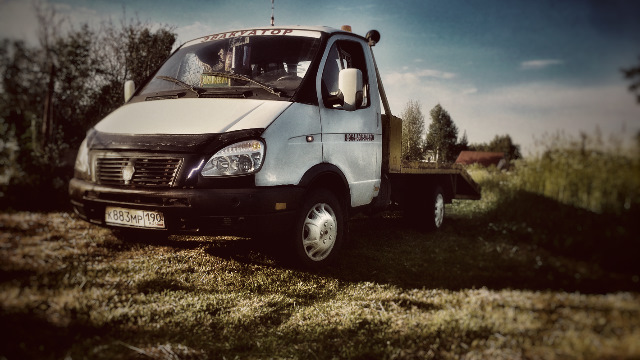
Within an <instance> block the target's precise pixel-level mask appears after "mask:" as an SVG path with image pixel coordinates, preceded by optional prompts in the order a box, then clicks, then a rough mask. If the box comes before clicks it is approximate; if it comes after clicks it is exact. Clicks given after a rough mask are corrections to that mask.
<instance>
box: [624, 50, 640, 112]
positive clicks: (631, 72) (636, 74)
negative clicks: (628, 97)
mask: <svg viewBox="0 0 640 360" xmlns="http://www.w3.org/2000/svg"><path fill="white" fill-rule="evenodd" d="M638 59H640V57H639V58H638ZM622 73H623V74H624V77H625V78H626V79H628V80H630V81H631V85H629V91H631V92H635V93H636V100H637V101H638V103H640V63H639V64H638V65H636V66H633V67H630V68H628V69H622Z"/></svg>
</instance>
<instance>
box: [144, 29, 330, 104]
mask: <svg viewBox="0 0 640 360" xmlns="http://www.w3.org/2000/svg"><path fill="white" fill-rule="evenodd" d="M261 32H262V33H265V31H250V32H249V31H243V32H237V33H251V34H253V35H251V36H235V37H231V36H226V34H224V33H223V34H218V35H212V36H209V37H205V38H204V40H202V41H201V42H197V41H192V42H190V43H187V44H186V45H185V46H184V47H182V48H181V49H179V50H178V51H177V52H175V53H174V54H173V55H172V56H171V58H169V59H168V60H167V61H166V62H165V63H164V65H163V66H162V67H161V68H160V69H159V70H158V72H157V73H155V74H154V75H153V77H152V78H151V81H149V83H147V85H146V86H145V87H144V88H143V89H142V91H141V92H140V95H143V96H144V95H147V96H148V95H150V94H158V93H160V92H167V91H176V90H185V89H189V90H192V91H193V92H194V93H195V94H198V95H199V94H203V93H209V92H213V93H218V94H222V95H223V94H224V93H225V92H227V93H237V92H239V91H240V92H241V91H245V90H250V89H251V90H253V91H254V93H255V94H254V96H261V95H264V96H272V95H278V96H280V97H283V99H286V98H288V97H290V96H292V95H293V93H294V92H295V90H296V89H297V88H298V87H299V86H300V84H301V83H302V79H303V78H304V77H305V75H306V74H307V70H308V68H309V65H310V64H311V61H312V60H313V58H314V56H315V55H316V52H317V51H318V48H319V44H320V36H319V33H317V34H318V35H317V37H316V36H296V35H295V32H294V31H290V30H289V31H283V32H285V33H287V34H285V35H272V34H271V33H270V32H266V35H265V34H261ZM256 33H257V34H256ZM229 34H236V33H229ZM305 34H312V35H315V33H313V32H305ZM211 38H213V39H214V40H209V39H211Z"/></svg>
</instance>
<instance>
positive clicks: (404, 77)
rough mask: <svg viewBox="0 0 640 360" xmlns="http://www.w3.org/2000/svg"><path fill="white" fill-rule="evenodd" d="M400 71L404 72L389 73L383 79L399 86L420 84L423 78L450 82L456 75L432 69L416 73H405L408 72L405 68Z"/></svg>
mask: <svg viewBox="0 0 640 360" xmlns="http://www.w3.org/2000/svg"><path fill="white" fill-rule="evenodd" d="M402 70H405V71H404V72H392V73H389V74H388V75H387V76H386V77H385V81H387V82H389V83H395V84H399V85H400V84H405V85H418V84H419V83H420V82H422V81H424V80H425V78H426V79H429V78H431V79H440V80H450V79H453V78H455V77H457V75H456V74H454V73H450V72H446V71H440V70H433V69H420V70H417V71H406V70H408V68H407V67H406V66H405V67H403V68H402Z"/></svg>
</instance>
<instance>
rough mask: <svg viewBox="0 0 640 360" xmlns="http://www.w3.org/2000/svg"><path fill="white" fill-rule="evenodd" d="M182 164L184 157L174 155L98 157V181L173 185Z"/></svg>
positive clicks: (120, 184)
mask: <svg viewBox="0 0 640 360" xmlns="http://www.w3.org/2000/svg"><path fill="white" fill-rule="evenodd" d="M181 166H182V159H181V158H174V157H150V156H104V157H97V158H96V181H97V182H98V184H101V185H112V186H136V187H171V186H174V185H175V183H176V178H177V176H178V171H179V170H180V167H181Z"/></svg>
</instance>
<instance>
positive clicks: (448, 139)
mask: <svg viewBox="0 0 640 360" xmlns="http://www.w3.org/2000/svg"><path fill="white" fill-rule="evenodd" d="M429 114H430V115H431V124H429V130H428V132H427V141H426V148H427V149H428V150H431V151H434V152H435V153H436V162H437V163H438V164H445V163H452V162H454V161H455V160H456V157H457V156H458V152H456V150H457V148H456V146H457V140H458V127H457V126H456V124H454V123H453V120H452V119H451V116H450V115H449V113H448V112H447V111H446V110H445V109H444V108H443V107H442V106H441V105H440V104H438V105H436V106H434V107H433V109H431V111H430V113H429Z"/></svg>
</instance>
